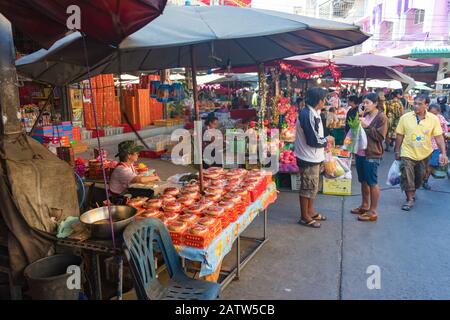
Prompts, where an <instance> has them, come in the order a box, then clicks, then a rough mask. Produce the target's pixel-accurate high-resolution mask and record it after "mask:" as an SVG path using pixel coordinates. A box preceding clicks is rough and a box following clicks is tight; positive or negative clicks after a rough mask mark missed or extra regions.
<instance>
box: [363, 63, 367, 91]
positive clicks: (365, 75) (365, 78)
mask: <svg viewBox="0 0 450 320" xmlns="http://www.w3.org/2000/svg"><path fill="white" fill-rule="evenodd" d="M366 84H367V68H364V84H363V90H366Z"/></svg>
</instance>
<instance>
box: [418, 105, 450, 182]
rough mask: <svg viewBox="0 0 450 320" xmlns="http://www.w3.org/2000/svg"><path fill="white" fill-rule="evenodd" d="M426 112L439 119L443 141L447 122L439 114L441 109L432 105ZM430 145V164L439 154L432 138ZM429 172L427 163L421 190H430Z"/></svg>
mask: <svg viewBox="0 0 450 320" xmlns="http://www.w3.org/2000/svg"><path fill="white" fill-rule="evenodd" d="M428 111H429V112H431V113H432V114H434V115H435V116H437V117H438V118H439V122H440V124H441V128H442V132H444V141H445V134H446V133H447V131H448V129H447V121H446V120H445V118H444V117H443V116H442V114H441V107H440V106H439V105H438V104H436V103H432V104H430V106H429V107H428ZM431 145H432V146H433V153H432V155H431V158H430V162H431V161H432V158H433V155H434V156H435V157H436V156H437V157H438V155H436V153H440V151H439V147H438V146H437V143H436V139H435V138H434V137H431ZM431 171H433V167H432V166H431V164H430V163H428V167H427V172H426V173H425V179H424V180H423V184H422V186H423V188H424V189H426V190H431V186H430V184H429V183H428V179H429V178H430V175H431Z"/></svg>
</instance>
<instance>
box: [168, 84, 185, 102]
mask: <svg viewBox="0 0 450 320" xmlns="http://www.w3.org/2000/svg"><path fill="white" fill-rule="evenodd" d="M182 99H184V90H183V85H182V84H181V83H173V84H172V85H171V86H170V98H169V100H170V101H181V100H182Z"/></svg>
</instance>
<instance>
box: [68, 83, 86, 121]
mask: <svg viewBox="0 0 450 320" xmlns="http://www.w3.org/2000/svg"><path fill="white" fill-rule="evenodd" d="M69 95H70V105H71V107H72V123H73V125H74V126H79V127H81V126H82V124H83V90H82V89H69Z"/></svg>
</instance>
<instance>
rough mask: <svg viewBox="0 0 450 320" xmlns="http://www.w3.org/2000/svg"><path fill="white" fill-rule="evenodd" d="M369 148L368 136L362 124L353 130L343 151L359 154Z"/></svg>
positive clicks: (348, 134) (348, 135)
mask: <svg viewBox="0 0 450 320" xmlns="http://www.w3.org/2000/svg"><path fill="white" fill-rule="evenodd" d="M366 148H367V135H366V132H365V131H364V129H363V128H362V126H361V124H360V125H359V126H358V127H356V128H351V129H350V130H349V131H348V132H347V135H346V136H345V139H344V146H343V148H342V149H344V150H348V151H350V152H351V153H358V151H359V150H365V149H366Z"/></svg>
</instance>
